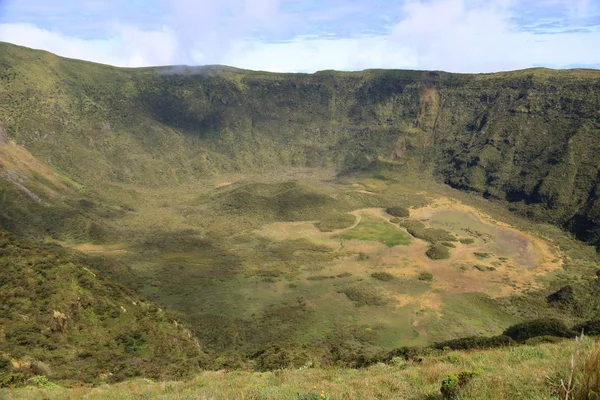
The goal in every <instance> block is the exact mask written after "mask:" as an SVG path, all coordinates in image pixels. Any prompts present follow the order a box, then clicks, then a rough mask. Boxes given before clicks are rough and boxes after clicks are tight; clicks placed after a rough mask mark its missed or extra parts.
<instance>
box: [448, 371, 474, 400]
mask: <svg viewBox="0 0 600 400" xmlns="http://www.w3.org/2000/svg"><path fill="white" fill-rule="evenodd" d="M480 374H481V372H480V371H461V372H460V373H458V374H457V375H448V376H447V377H445V378H444V379H443V380H442V386H441V387H440V392H441V393H442V397H443V398H444V399H455V398H456V397H457V396H458V394H459V392H460V390H461V389H462V388H463V387H464V386H465V385H466V384H467V383H469V382H470V381H471V379H473V378H474V377H476V376H478V375H480Z"/></svg>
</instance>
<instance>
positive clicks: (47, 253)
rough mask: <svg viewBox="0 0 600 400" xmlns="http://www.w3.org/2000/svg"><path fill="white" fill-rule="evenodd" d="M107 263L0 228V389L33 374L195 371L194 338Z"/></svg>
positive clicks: (79, 376) (101, 378) (82, 376)
mask: <svg viewBox="0 0 600 400" xmlns="http://www.w3.org/2000/svg"><path fill="white" fill-rule="evenodd" d="M114 268H120V267H119V266H118V265H111V264H110V263H107V262H106V261H104V260H102V259H100V258H90V257H86V256H83V255H81V254H77V253H73V252H70V251H67V250H64V249H62V248H60V247H59V246H56V245H39V244H35V243H32V242H27V241H24V240H23V239H17V238H15V237H13V236H11V235H9V234H6V233H5V232H3V231H0V361H4V362H1V363H0V378H1V379H0V381H1V383H0V386H2V385H6V386H11V385H19V383H22V380H23V379H26V378H28V377H31V376H33V375H45V376H48V377H50V378H51V379H56V380H62V381H63V382H65V381H66V382H69V381H71V382H78V383H81V382H88V383H100V382H105V381H109V382H110V381H120V380H123V379H126V378H131V377H135V376H145V377H154V378H162V379H174V378H179V377H182V376H187V375H189V374H190V373H194V372H196V371H198V369H199V362H200V361H202V356H203V352H202V350H201V348H200V346H199V344H198V343H197V341H196V339H195V338H194V337H193V336H192V335H191V333H190V332H189V331H188V330H186V329H185V328H184V327H182V326H181V325H178V324H177V322H175V321H174V320H173V319H172V317H171V316H169V315H168V314H165V312H163V311H161V310H160V309H158V308H157V307H156V306H155V305H154V304H152V303H147V302H142V301H141V300H140V299H139V298H138V296H137V295H136V294H134V293H133V292H131V291H129V290H126V289H124V288H123V287H122V286H119V285H118V284H115V283H113V282H112V281H111V280H110V279H109V278H108V277H107V276H108V274H109V272H113V273H114V272H115V271H114ZM111 270H112V271H111ZM120 273H122V274H124V273H126V271H121V272H120ZM11 382H12V383H11Z"/></svg>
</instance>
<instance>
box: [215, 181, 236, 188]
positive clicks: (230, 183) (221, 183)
mask: <svg viewBox="0 0 600 400" xmlns="http://www.w3.org/2000/svg"><path fill="white" fill-rule="evenodd" d="M232 184H233V182H215V188H222V187H225V186H230V185H232Z"/></svg>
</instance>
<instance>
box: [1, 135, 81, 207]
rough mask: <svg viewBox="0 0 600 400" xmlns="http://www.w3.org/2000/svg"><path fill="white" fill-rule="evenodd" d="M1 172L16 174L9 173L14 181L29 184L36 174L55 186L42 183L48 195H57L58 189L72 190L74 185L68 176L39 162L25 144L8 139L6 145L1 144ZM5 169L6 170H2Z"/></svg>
mask: <svg viewBox="0 0 600 400" xmlns="http://www.w3.org/2000/svg"><path fill="white" fill-rule="evenodd" d="M0 167H2V168H0V173H4V174H5V175H6V174H7V173H9V172H8V171H10V172H11V173H13V174H15V175H12V176H11V175H7V177H8V178H9V179H10V180H12V181H15V180H16V181H21V182H18V183H22V184H24V185H25V186H27V182H25V181H22V180H23V179H25V180H29V179H31V178H32V177H33V176H34V175H35V174H37V175H38V176H39V177H41V178H43V179H45V180H46V181H48V182H50V183H51V184H52V185H53V186H54V187H53V188H50V187H48V186H47V185H42V188H43V189H44V190H45V191H46V192H47V194H48V195H51V196H52V195H57V194H58V193H57V191H66V192H72V191H73V186H72V185H71V184H70V182H69V179H68V178H64V177H62V176H60V175H59V174H58V173H57V172H56V171H54V170H53V169H52V168H50V167H48V166H47V165H45V164H43V163H41V162H39V161H38V160H37V159H36V158H35V157H34V156H33V155H32V154H31V153H30V152H29V151H27V150H26V149H25V148H24V147H23V146H19V145H17V144H15V143H14V142H12V141H8V142H7V143H6V144H5V145H4V146H0ZM2 170H4V172H2Z"/></svg>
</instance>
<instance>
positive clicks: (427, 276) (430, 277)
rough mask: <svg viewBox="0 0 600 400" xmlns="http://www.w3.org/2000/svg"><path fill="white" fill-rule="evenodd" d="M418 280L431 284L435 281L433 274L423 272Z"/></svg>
mask: <svg viewBox="0 0 600 400" xmlns="http://www.w3.org/2000/svg"><path fill="white" fill-rule="evenodd" d="M417 279H418V280H420V281H427V282H431V281H432V280H433V274H432V273H431V272H421V273H420V274H419V276H418V277H417Z"/></svg>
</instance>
